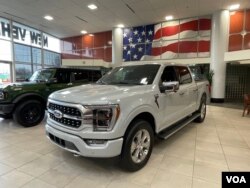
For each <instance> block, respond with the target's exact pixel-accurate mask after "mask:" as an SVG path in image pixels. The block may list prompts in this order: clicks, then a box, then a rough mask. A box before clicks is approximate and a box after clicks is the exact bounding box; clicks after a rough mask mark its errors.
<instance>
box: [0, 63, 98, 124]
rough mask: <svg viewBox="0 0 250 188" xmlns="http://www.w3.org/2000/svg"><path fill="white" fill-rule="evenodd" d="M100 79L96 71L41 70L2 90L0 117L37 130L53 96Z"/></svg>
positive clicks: (2, 87)
mask: <svg viewBox="0 0 250 188" xmlns="http://www.w3.org/2000/svg"><path fill="white" fill-rule="evenodd" d="M101 77H102V71H101V70H94V68H93V70H91V69H77V68H47V69H42V70H38V71H36V72H34V74H33V75H32V76H31V78H30V79H29V80H27V82H20V83H11V84H7V85H1V86H0V117H1V118H11V117H13V118H14V120H15V121H16V122H18V123H19V124H21V125H23V126H25V127H31V126H35V125H37V124H39V123H40V122H41V121H42V120H43V118H44V114H45V107H46V102H47V98H48V96H49V95H50V94H51V93H52V92H54V91H57V90H60V89H64V88H68V87H72V86H77V85H81V84H86V83H90V82H95V81H97V80H98V79H100V78H101Z"/></svg>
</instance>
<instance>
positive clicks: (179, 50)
mask: <svg viewBox="0 0 250 188" xmlns="http://www.w3.org/2000/svg"><path fill="white" fill-rule="evenodd" d="M210 32H211V18H193V19H185V20H176V21H168V22H164V23H160V24H155V25H146V26H139V27H133V28H125V29H124V30H123V61H138V60H152V59H172V58H178V57H179V58H186V57H208V56H209V52H210Z"/></svg>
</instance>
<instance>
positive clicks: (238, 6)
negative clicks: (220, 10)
mask: <svg viewBox="0 0 250 188" xmlns="http://www.w3.org/2000/svg"><path fill="white" fill-rule="evenodd" d="M239 8H240V4H234V5H231V6H230V7H229V10H236V9H239Z"/></svg>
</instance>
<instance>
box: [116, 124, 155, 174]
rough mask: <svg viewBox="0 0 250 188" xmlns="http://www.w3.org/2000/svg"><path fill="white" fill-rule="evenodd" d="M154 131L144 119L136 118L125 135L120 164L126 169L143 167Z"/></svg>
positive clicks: (151, 143)
mask: <svg viewBox="0 0 250 188" xmlns="http://www.w3.org/2000/svg"><path fill="white" fill-rule="evenodd" d="M153 143H154V133H153V130H152V127H151V125H150V124H149V123H148V122H147V121H145V120H136V121H134V122H133V123H132V125H131V129H130V130H129V132H128V134H127V135H126V136H125V141H124V146H123V151H122V156H121V157H122V165H123V167H124V168H125V169H126V170H129V171H137V170H140V169H141V168H143V167H144V166H145V165H146V164H147V162H148V159H149V157H150V155H151V153H152V148H153Z"/></svg>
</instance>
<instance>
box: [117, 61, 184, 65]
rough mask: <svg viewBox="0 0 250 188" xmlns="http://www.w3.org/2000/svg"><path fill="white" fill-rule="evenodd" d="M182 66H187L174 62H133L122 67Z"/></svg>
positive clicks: (124, 63) (125, 63)
mask: <svg viewBox="0 0 250 188" xmlns="http://www.w3.org/2000/svg"><path fill="white" fill-rule="evenodd" d="M152 64H155V65H181V66H187V65H184V64H180V63H174V62H155V61H143V62H141V61H133V62H123V63H122V65H121V66H133V65H152Z"/></svg>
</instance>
